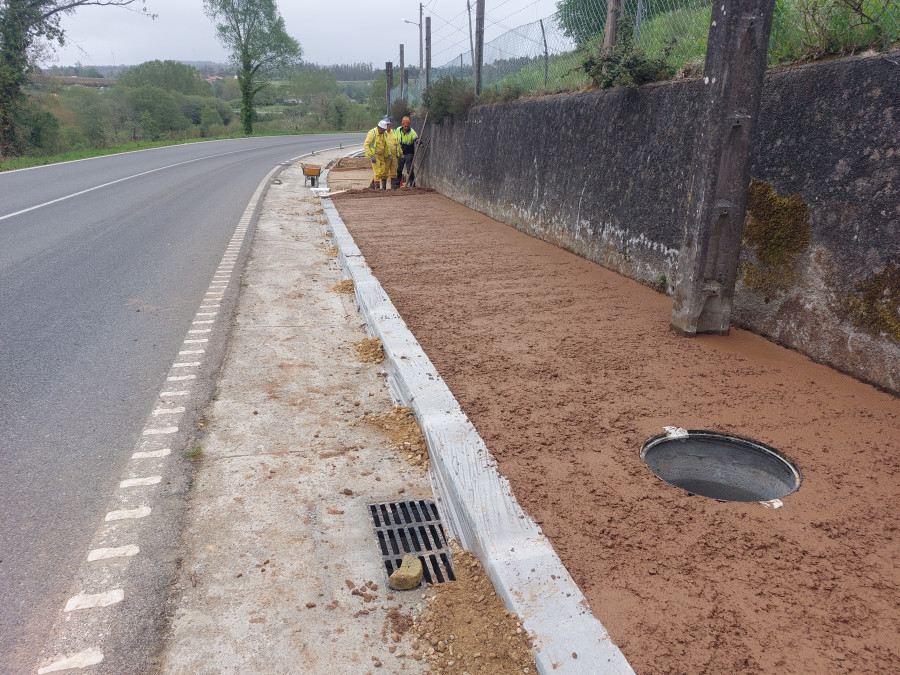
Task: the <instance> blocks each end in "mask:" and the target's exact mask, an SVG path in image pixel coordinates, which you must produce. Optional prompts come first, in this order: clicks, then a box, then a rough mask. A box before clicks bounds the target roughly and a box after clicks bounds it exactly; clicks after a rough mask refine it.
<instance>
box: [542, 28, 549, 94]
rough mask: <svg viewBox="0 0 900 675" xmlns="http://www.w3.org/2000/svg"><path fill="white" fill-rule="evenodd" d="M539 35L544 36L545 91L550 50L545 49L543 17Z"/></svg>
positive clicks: (545, 34) (545, 89)
mask: <svg viewBox="0 0 900 675" xmlns="http://www.w3.org/2000/svg"><path fill="white" fill-rule="evenodd" d="M541 37H542V38H544V91H547V79H548V76H549V74H550V73H549V71H550V52H549V51H548V50H547V33H545V32H544V20H543V19H541Z"/></svg>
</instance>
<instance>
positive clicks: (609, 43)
mask: <svg viewBox="0 0 900 675" xmlns="http://www.w3.org/2000/svg"><path fill="white" fill-rule="evenodd" d="M618 22H619V0H608V2H607V3H606V30H604V31H603V51H604V52H611V51H612V50H613V49H615V48H616V41H617V40H618V36H617V35H616V32H617V31H616V28H617V24H618Z"/></svg>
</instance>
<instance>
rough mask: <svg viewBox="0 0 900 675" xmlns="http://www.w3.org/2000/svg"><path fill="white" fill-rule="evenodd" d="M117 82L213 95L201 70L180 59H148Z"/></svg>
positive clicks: (192, 93) (196, 94) (126, 72)
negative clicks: (180, 61) (179, 60)
mask: <svg viewBox="0 0 900 675" xmlns="http://www.w3.org/2000/svg"><path fill="white" fill-rule="evenodd" d="M116 84H119V85H124V86H126V87H143V86H151V87H159V88H160V89H165V90H166V91H177V92H180V93H182V94H188V95H193V96H212V94H213V92H212V89H211V88H210V86H209V85H208V84H207V83H206V80H204V79H203V77H202V76H201V75H200V71H199V70H197V69H196V68H194V67H193V66H189V65H187V64H185V63H179V62H178V61H147V62H145V63H142V64H140V65H139V66H134V67H133V68H129V69H128V70H126V71H125V72H124V73H122V74H121V75H119V79H117V80H116Z"/></svg>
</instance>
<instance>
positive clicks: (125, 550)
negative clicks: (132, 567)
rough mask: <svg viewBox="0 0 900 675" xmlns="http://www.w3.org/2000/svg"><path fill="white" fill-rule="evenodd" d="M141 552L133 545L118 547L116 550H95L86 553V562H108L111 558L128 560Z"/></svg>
mask: <svg viewBox="0 0 900 675" xmlns="http://www.w3.org/2000/svg"><path fill="white" fill-rule="evenodd" d="M140 552H141V549H139V548H138V547H137V546H135V545H134V544H129V545H128V546H119V547H118V548H95V549H94V550H93V551H91V552H90V553H88V562H94V561H95V560H109V559H111V558H130V557H131V556H134V555H137V554H138V553H140Z"/></svg>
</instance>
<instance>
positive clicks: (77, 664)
mask: <svg viewBox="0 0 900 675" xmlns="http://www.w3.org/2000/svg"><path fill="white" fill-rule="evenodd" d="M101 661H103V652H101V651H100V650H99V649H86V650H84V651H83V652H78V653H77V654H71V655H69V656H67V657H66V658H64V659H60V660H59V661H54V662H53V663H51V664H50V665H49V666H44V667H43V668H40V669H38V675H44V674H45V673H58V672H59V671H61V670H72V669H73V668H87V667H88V666H96V665H97V664H98V663H100V662H101Z"/></svg>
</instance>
